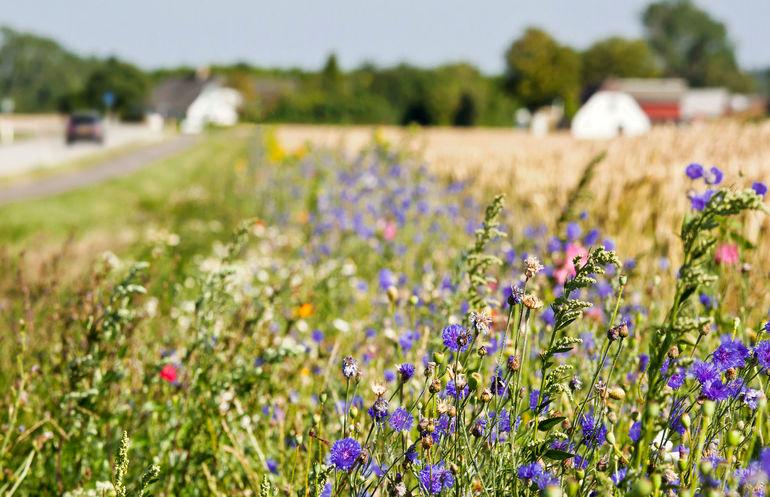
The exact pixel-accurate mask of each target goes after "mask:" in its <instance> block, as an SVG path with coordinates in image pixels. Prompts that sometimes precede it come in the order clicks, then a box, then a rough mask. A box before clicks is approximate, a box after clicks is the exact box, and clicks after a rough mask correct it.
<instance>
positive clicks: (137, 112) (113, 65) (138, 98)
mask: <svg viewBox="0 0 770 497" xmlns="http://www.w3.org/2000/svg"><path fill="white" fill-rule="evenodd" d="M148 91H149V81H148V77H147V75H146V74H145V73H144V72H142V70H141V69H139V68H138V67H136V66H134V65H132V64H129V63H128V62H123V61H121V60H118V59H117V58H115V57H110V58H109V59H107V60H106V61H105V62H104V63H103V64H101V65H100V66H99V68H98V69H96V70H95V71H94V72H93V73H92V74H91V76H90V77H89V78H88V80H87V81H86V84H85V88H84V89H83V101H84V102H85V103H86V104H87V105H89V106H91V107H93V108H96V109H102V108H104V102H103V98H104V95H105V93H107V92H110V93H112V94H113V96H114V98H115V102H114V104H113V106H112V109H113V110H114V111H115V112H117V113H118V114H119V115H120V116H121V117H122V118H124V119H137V118H140V117H141V116H142V115H143V113H144V110H145V106H146V103H147V94H148Z"/></svg>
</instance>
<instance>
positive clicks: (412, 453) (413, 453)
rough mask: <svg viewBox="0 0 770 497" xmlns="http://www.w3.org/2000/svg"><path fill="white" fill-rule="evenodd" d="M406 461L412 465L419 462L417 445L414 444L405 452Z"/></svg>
mask: <svg viewBox="0 0 770 497" xmlns="http://www.w3.org/2000/svg"><path fill="white" fill-rule="evenodd" d="M404 459H406V461H407V462H408V463H410V464H414V463H415V462H417V444H416V443H414V444H412V445H410V446H409V448H408V449H406V452H404Z"/></svg>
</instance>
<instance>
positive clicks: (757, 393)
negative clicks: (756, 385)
mask: <svg viewBox="0 0 770 497" xmlns="http://www.w3.org/2000/svg"><path fill="white" fill-rule="evenodd" d="M763 396H764V394H763V393H762V391H761V390H754V389H753V388H746V389H744V390H743V391H742V392H741V398H742V399H743V402H744V403H745V404H746V405H747V406H748V407H749V409H751V410H752V411H755V410H756V409H757V407H759V401H760V400H761V399H762V397H763Z"/></svg>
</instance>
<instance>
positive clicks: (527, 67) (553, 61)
mask: <svg viewBox="0 0 770 497" xmlns="http://www.w3.org/2000/svg"><path fill="white" fill-rule="evenodd" d="M505 61H506V68H507V70H506V87H507V89H508V91H510V92H511V93H512V94H513V95H514V96H515V97H516V98H517V99H519V100H520V101H521V102H522V103H523V104H524V105H525V106H526V107H528V108H529V109H535V108H537V107H541V106H543V105H548V104H551V103H552V102H553V101H554V100H556V99H562V100H563V101H564V104H565V107H566V108H567V109H568V111H569V110H570V109H574V108H575V106H576V104H577V98H578V95H579V93H580V55H578V53H577V52H575V51H574V50H573V49H571V48H570V47H567V46H564V45H561V44H559V43H558V42H557V41H556V40H555V39H553V38H552V37H551V36H550V35H548V33H546V32H545V31H543V30H541V29H537V28H529V29H527V30H526V31H525V32H524V34H523V35H522V36H521V38H519V39H517V40H516V41H514V42H513V44H511V47H510V48H509V49H508V51H507V52H506V54H505Z"/></svg>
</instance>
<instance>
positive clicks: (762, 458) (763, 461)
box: [759, 448, 770, 476]
mask: <svg viewBox="0 0 770 497" xmlns="http://www.w3.org/2000/svg"><path fill="white" fill-rule="evenodd" d="M759 464H760V465H761V466H762V471H764V472H765V474H767V475H768V476H770V448H765V449H762V452H760V453H759Z"/></svg>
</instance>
